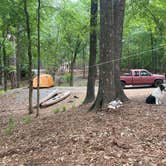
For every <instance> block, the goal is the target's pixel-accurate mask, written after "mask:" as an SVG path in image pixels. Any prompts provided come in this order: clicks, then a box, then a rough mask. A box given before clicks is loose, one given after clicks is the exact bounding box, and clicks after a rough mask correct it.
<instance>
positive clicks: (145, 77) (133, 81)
mask: <svg viewBox="0 0 166 166" xmlns="http://www.w3.org/2000/svg"><path fill="white" fill-rule="evenodd" d="M164 79H165V76H164V75H158V74H152V73H150V72H149V71H147V70H145V69H131V70H130V73H126V74H124V75H123V76H120V81H121V85H122V87H125V85H153V86H155V87H157V86H158V85H160V84H162V83H163V81H164Z"/></svg>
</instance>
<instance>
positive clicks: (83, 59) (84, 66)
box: [82, 48, 86, 78]
mask: <svg viewBox="0 0 166 166" xmlns="http://www.w3.org/2000/svg"><path fill="white" fill-rule="evenodd" d="M82 61H83V78H85V77H86V76H85V73H86V62H85V61H86V59H85V48H83V50H82Z"/></svg>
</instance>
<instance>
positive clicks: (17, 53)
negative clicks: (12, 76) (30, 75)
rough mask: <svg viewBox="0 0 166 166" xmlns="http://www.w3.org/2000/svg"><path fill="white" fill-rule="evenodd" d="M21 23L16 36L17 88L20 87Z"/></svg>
mask: <svg viewBox="0 0 166 166" xmlns="http://www.w3.org/2000/svg"><path fill="white" fill-rule="evenodd" d="M20 33H21V31H20V25H18V27H17V38H16V72H17V76H16V77H17V88H19V87H20V72H21V71H20Z"/></svg>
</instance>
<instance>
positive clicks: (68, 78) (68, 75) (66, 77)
mask: <svg viewBox="0 0 166 166" xmlns="http://www.w3.org/2000/svg"><path fill="white" fill-rule="evenodd" d="M64 76H65V79H66V82H67V83H69V82H70V77H71V75H70V73H67V74H65V75H64Z"/></svg>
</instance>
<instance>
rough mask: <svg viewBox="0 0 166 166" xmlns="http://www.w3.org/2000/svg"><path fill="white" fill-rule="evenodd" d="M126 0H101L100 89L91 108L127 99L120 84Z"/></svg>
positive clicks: (98, 107)
mask: <svg viewBox="0 0 166 166" xmlns="http://www.w3.org/2000/svg"><path fill="white" fill-rule="evenodd" d="M124 8H125V0H119V1H117V0H111V2H110V0H101V1H100V63H101V65H100V67H99V90H98V95H97V98H96V100H95V102H94V104H93V105H92V107H91V110H98V109H101V108H106V107H107V105H108V103H109V102H110V101H112V100H115V99H117V98H119V99H120V100H122V101H125V100H127V97H126V95H125V94H124V92H123V89H122V87H121V85H120V59H121V54H122V32H123V18H124Z"/></svg>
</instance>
